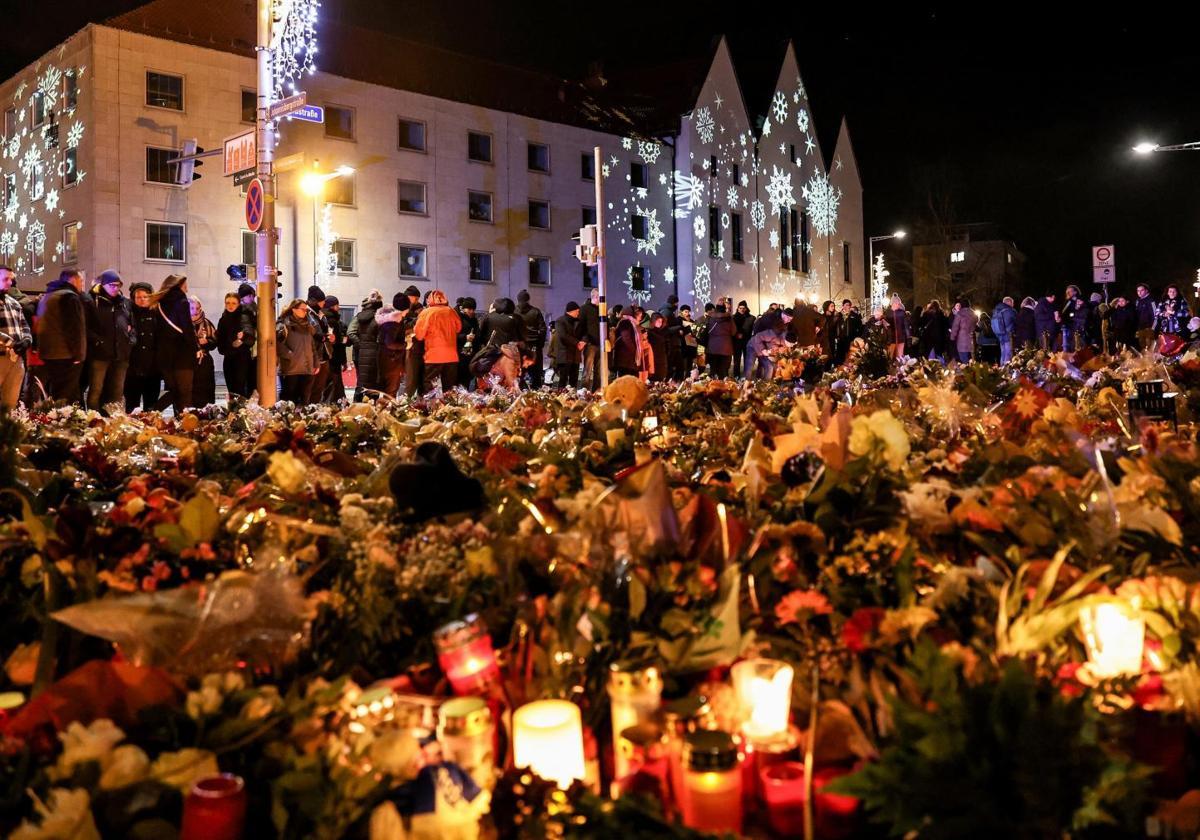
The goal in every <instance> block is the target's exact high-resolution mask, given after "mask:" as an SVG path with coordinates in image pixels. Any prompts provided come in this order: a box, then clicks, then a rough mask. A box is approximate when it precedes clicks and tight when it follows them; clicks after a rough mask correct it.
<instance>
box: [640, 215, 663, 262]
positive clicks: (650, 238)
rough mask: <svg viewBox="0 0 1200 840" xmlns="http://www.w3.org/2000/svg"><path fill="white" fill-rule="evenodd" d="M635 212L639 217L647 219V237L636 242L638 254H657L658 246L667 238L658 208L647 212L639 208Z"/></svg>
mask: <svg viewBox="0 0 1200 840" xmlns="http://www.w3.org/2000/svg"><path fill="white" fill-rule="evenodd" d="M634 212H636V213H637V214H638V215H639V216H645V217H646V237H645V238H644V239H638V240H636V241H637V250H638V253H639V254H657V253H658V246H659V245H661V244H662V241H663V239H664V237H665V234H664V233H663V229H662V224H661V223H660V222H659V221H658V208H657V207H655V208H653V209H650V210H647V209H645V208H644V207H640V206H639V207H635V208H634Z"/></svg>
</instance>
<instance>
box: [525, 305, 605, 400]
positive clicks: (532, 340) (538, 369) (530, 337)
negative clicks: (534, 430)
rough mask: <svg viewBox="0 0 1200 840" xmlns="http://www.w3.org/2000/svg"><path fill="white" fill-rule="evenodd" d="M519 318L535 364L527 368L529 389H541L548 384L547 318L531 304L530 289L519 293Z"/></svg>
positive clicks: (528, 350)
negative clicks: (544, 355)
mask: <svg viewBox="0 0 1200 840" xmlns="http://www.w3.org/2000/svg"><path fill="white" fill-rule="evenodd" d="M597 314H598V313H597ZM517 317H518V318H520V319H521V321H522V322H524V324H525V350H526V352H527V353H529V354H530V355H531V356H532V357H533V363H532V364H531V365H530V366H529V367H528V368H527V370H528V373H529V387H530V388H541V387H542V385H543V384H545V382H546V364H545V362H544V361H543V359H542V351H543V350H544V349H545V347H546V316H545V315H543V314H542V310H540V309H538V308H537V307H536V306H534V305H533V304H532V303H530V302H529V290H528V289H522V290H521V291H520V292H517Z"/></svg>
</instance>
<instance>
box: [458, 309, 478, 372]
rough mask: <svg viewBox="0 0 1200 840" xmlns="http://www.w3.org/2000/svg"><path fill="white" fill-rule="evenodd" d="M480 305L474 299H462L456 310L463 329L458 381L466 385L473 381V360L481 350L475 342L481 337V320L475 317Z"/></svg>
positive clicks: (459, 335)
mask: <svg viewBox="0 0 1200 840" xmlns="http://www.w3.org/2000/svg"><path fill="white" fill-rule="evenodd" d="M477 306H478V304H477V303H476V301H475V298H473V297H461V298H459V299H458V305H457V306H455V307H454V308H455V310H456V311H457V312H458V320H459V322H461V323H462V327H461V328H459V330H458V381H459V382H461V383H463V384H464V385H465V384H466V383H468V382H470V381H471V359H473V358H475V353H476V351H477V350H478V349H479V348H478V346H477V343H476V341H475V338H476V336H478V335H479V319H478V318H476V317H475V308H476V307H477Z"/></svg>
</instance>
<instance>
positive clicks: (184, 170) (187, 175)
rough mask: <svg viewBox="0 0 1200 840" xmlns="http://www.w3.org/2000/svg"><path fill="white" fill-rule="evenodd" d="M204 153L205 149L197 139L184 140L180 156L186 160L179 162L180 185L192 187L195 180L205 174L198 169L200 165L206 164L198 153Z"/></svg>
mask: <svg viewBox="0 0 1200 840" xmlns="http://www.w3.org/2000/svg"><path fill="white" fill-rule="evenodd" d="M202 154H204V149H202V148H200V146H199V145H197V143H196V140H195V139H194V138H193V139H191V140H184V141H183V150H182V152H181V153H180V155H179V156H180V157H181V158H184V160H182V161H180V163H179V185H180V186H181V187H190V186H191V185H192V182H193V181H199V180H200V179H201V178H202V177H203V176H202V175H201V174H200V173H199V172H197V171H196V169H197V168H198V167H201V166H203V165H204V161H203V160H201V159H200V158H199V157H197V155H202Z"/></svg>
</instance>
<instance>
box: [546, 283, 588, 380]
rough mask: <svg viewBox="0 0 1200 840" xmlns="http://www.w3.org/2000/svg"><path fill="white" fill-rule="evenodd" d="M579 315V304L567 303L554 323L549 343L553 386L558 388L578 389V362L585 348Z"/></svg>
mask: <svg viewBox="0 0 1200 840" xmlns="http://www.w3.org/2000/svg"><path fill="white" fill-rule="evenodd" d="M579 315H580V308H579V304H578V303H576V302H575V301H573V300H572V301H568V302H567V308H566V310H565V311H564V312H563V316H562V317H561V318H559V319H558V320H557V321H555V322H554V336H553V337H552V338H551V340H550V341H551V351H552V355H553V356H554V376H555V384H556V385H558V387H560V388H578V387H579V362H580V360H581V359H582V354H583V350H584V348H585V347H586V346H587V341H586V340H585V339H584V338H583V337H582V335H581V334H582V332H583V326H582V324H581V323H580V320H579Z"/></svg>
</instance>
